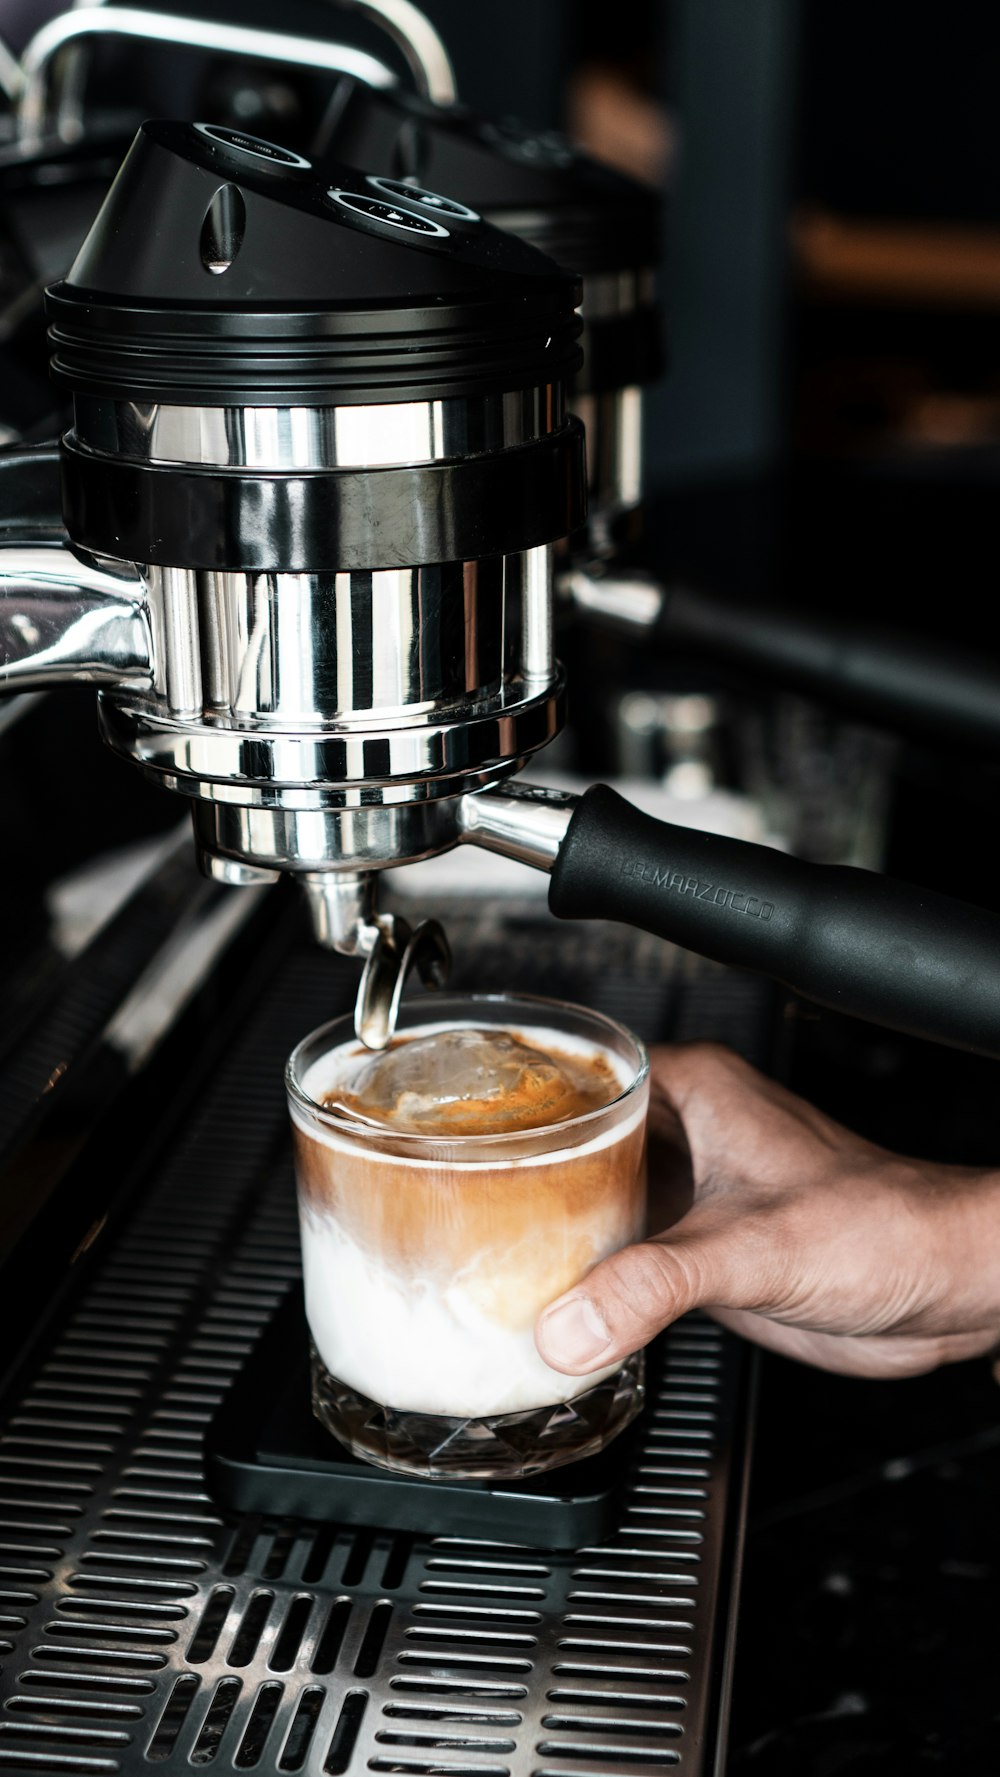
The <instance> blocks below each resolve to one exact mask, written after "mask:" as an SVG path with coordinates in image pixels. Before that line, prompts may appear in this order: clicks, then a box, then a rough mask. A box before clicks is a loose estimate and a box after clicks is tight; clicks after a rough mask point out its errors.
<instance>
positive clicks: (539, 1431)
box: [312, 1346, 645, 1481]
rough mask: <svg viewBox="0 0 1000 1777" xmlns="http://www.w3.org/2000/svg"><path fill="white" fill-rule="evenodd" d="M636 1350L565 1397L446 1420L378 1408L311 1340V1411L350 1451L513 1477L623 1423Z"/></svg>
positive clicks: (634, 1397)
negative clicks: (334, 1372) (342, 1378)
mask: <svg viewBox="0 0 1000 1777" xmlns="http://www.w3.org/2000/svg"><path fill="white" fill-rule="evenodd" d="M644 1395H645V1389H644V1387H643V1354H642V1352H641V1351H638V1352H636V1353H634V1355H633V1356H632V1357H630V1358H627V1359H626V1361H625V1362H624V1363H623V1365H622V1367H621V1369H620V1370H616V1371H615V1374H614V1375H613V1376H609V1377H608V1378H607V1379H606V1380H605V1381H604V1382H597V1383H595V1384H594V1387H593V1388H588V1389H586V1390H585V1392H584V1393H583V1394H578V1395H575V1396H574V1398H573V1400H571V1401H557V1402H556V1403H555V1405H554V1406H551V1407H534V1408H531V1409H530V1410H529V1411H528V1412H524V1413H498V1414H495V1415H493V1416H491V1417H489V1418H483V1419H453V1418H451V1417H449V1416H448V1415H447V1414H444V1413H408V1412H400V1411H397V1410H396V1409H395V1408H394V1407H382V1406H379V1405H378V1404H377V1402H375V1401H370V1400H368V1399H367V1397H366V1396H365V1395H362V1394H358V1393H357V1392H356V1390H355V1389H353V1388H348V1387H347V1385H346V1383H343V1382H338V1380H337V1378H336V1377H335V1376H331V1375H330V1372H329V1370H328V1369H327V1368H326V1366H325V1364H324V1363H323V1361H322V1359H321V1358H320V1356H319V1353H318V1352H317V1350H316V1348H315V1346H314V1347H313V1353H312V1400H313V1412H314V1413H315V1415H316V1417H317V1419H318V1420H320V1422H321V1423H322V1424H323V1425H325V1426H326V1428H327V1430H328V1431H332V1432H333V1435H334V1437H335V1438H338V1439H339V1440H340V1442H341V1443H342V1444H346V1446H347V1448H348V1450H350V1451H352V1452H353V1454H354V1455H355V1456H360V1457H362V1458H363V1459H364V1461H365V1462H373V1463H375V1464H376V1465H377V1466H378V1467H379V1468H387V1469H395V1470H397V1471H398V1472H400V1473H403V1474H407V1475H420V1476H422V1477H423V1478H424V1479H427V1478H428V1477H430V1478H438V1479H445V1478H447V1479H449V1480H454V1481H461V1480H465V1481H473V1480H517V1479H519V1478H520V1477H523V1476H525V1475H537V1474H540V1473H541V1472H542V1471H543V1470H544V1469H550V1468H558V1467H559V1466H560V1464H562V1463H564V1462H577V1461H579V1459H580V1458H581V1457H583V1456H594V1455H596V1454H597V1452H598V1450H603V1449H604V1446H605V1445H606V1444H609V1443H610V1442H611V1440H612V1438H616V1437H617V1436H618V1433H619V1432H621V1431H624V1429H625V1427H626V1426H627V1425H630V1424H631V1422H632V1420H633V1419H634V1418H635V1416H636V1414H637V1413H638V1411H639V1409H640V1407H641V1406H642V1403H643V1399H644Z"/></svg>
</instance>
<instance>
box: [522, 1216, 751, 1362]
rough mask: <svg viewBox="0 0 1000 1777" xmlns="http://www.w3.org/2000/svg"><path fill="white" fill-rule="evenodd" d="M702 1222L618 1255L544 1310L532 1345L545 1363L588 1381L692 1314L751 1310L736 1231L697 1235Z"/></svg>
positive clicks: (691, 1221) (688, 1221) (689, 1221)
mask: <svg viewBox="0 0 1000 1777" xmlns="http://www.w3.org/2000/svg"><path fill="white" fill-rule="evenodd" d="M700 1219H701V1218H699V1217H697V1216H696V1215H690V1216H687V1217H685V1220H684V1222H683V1223H679V1224H678V1225H677V1227H676V1228H672V1229H671V1230H670V1233H669V1234H663V1235H659V1236H657V1238H656V1239H654V1240H645V1241H643V1242H642V1244H641V1245H640V1246H627V1247H624V1248H623V1250H622V1251H621V1252H618V1253H613V1254H612V1255H611V1257H610V1258H609V1259H604V1260H603V1261H602V1262H601V1264H599V1265H595V1267H594V1269H593V1271H591V1272H589V1273H588V1275H587V1276H586V1277H585V1278H584V1280H583V1282H582V1283H579V1284H577V1285H576V1287H575V1288H574V1289H572V1290H569V1291H568V1292H567V1293H566V1295H564V1296H560V1297H559V1298H558V1299H557V1300H556V1301H555V1302H552V1303H551V1304H550V1305H549V1307H548V1308H546V1309H544V1310H543V1311H542V1314H541V1315H540V1316H539V1320H538V1324H537V1326H536V1328H535V1343H536V1345H537V1347H538V1350H539V1352H540V1353H541V1355H542V1357H543V1358H544V1359H545V1361H546V1363H547V1364H551V1366H552V1368H553V1369H554V1370H562V1371H564V1372H565V1373H566V1374H567V1375H570V1376H585V1375H586V1374H587V1372H588V1371H589V1370H600V1369H604V1368H605V1367H606V1365H608V1364H613V1363H616V1362H618V1361H619V1360H621V1359H624V1358H626V1357H628V1356H630V1354H631V1353H632V1352H633V1351H638V1350H639V1348H640V1347H641V1346H643V1345H646V1344H648V1343H649V1340H650V1339H652V1338H653V1337H654V1335H655V1334H656V1333H659V1332H660V1331H661V1330H662V1329H663V1328H664V1327H665V1326H669V1324H670V1322H671V1321H673V1320H677V1319H678V1318H679V1316H680V1315H682V1314H686V1313H687V1312H688V1310H689V1309H691V1308H699V1307H703V1306H705V1305H707V1304H711V1305H712V1306H713V1307H714V1306H722V1305H725V1306H726V1307H729V1308H746V1307H752V1306H754V1303H753V1302H751V1301H748V1300H747V1295H748V1293H749V1292H750V1277H749V1276H748V1267H747V1265H746V1262H745V1258H744V1259H743V1260H742V1262H741V1254H740V1239H739V1234H738V1229H737V1227H736V1225H735V1223H733V1224H730V1226H729V1227H728V1228H725V1227H722V1228H719V1227H716V1228H712V1229H704V1231H702V1232H699V1231H698V1222H699V1220H700ZM754 1281H755V1282H756V1284H757V1287H758V1289H759V1287H760V1281H761V1280H760V1278H759V1276H758V1277H756V1278H755V1279H754ZM752 1293H754V1294H756V1292H755V1291H754V1292H752Z"/></svg>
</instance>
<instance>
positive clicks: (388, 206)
mask: <svg viewBox="0 0 1000 1777" xmlns="http://www.w3.org/2000/svg"><path fill="white" fill-rule="evenodd" d="M244 140H247V139H246V138H244ZM227 188H231V191H232V193H233V194H234V195H233V196H232V197H231V199H230V203H231V206H232V207H233V208H236V209H238V210H239V212H240V226H239V228H234V227H232V226H231V227H230V230H229V234H230V241H229V250H231V254H232V256H231V258H230V259H229V262H228V263H223V264H222V268H221V269H220V262H219V260H218V257H217V256H216V257H214V258H213V252H214V251H215V245H214V239H213V236H214V232H215V231H213V228H212V218H211V214H210V213H211V212H212V207H213V204H216V208H217V209H218V199H219V194H220V192H223V191H224V190H226V189H227ZM331 192H334V193H339V194H340V195H339V196H336V197H331V196H330V195H329V194H330V193H331ZM345 197H347V198H350V199H351V200H352V202H351V204H346V203H345V202H344V201H342V200H343V199H344V198H345ZM237 200H238V202H237ZM352 206H353V207H352ZM365 206H368V207H367V209H366V208H365ZM383 212H387V213H388V215H392V214H395V215H396V216H397V217H398V218H399V220H398V221H396V222H393V221H391V220H389V219H388V215H387V214H384V213H383ZM434 229H435V230H436V232H434V231H431V229H430V223H429V219H428V218H426V217H424V216H420V215H418V214H417V213H416V212H415V211H411V210H409V209H407V208H405V207H404V206H402V205H394V204H393V203H392V202H391V201H388V200H386V199H384V197H383V196H382V194H380V193H379V192H378V190H377V188H376V187H373V186H372V185H371V184H370V183H369V177H368V175H366V174H365V173H362V172H359V171H357V169H355V168H352V167H348V166H344V165H341V164H336V165H334V164H332V163H331V164H327V165H325V166H324V168H323V169H322V173H320V172H319V170H318V169H316V168H313V167H311V166H308V165H307V166H302V165H298V164H289V163H288V162H281V161H268V160H265V159H263V158H262V157H261V156H260V155H259V154H257V153H255V152H248V151H247V150H245V149H243V150H241V149H238V148H235V147H232V146H230V145H227V144H226V142H224V141H222V140H220V139H219V138H218V137H216V136H211V135H208V134H206V133H204V132H203V131H200V130H199V127H198V126H197V125H191V124H177V123H146V124H144V125H143V127H142V129H141V130H140V131H139V134H138V135H137V137H136V139H135V141H134V143H133V144H132V147H131V148H130V150H129V152H128V154H127V156H126V158H125V161H124V163H123V165H122V168H121V170H120V172H119V174H118V177H117V178H116V180H115V182H114V185H113V186H112V188H111V191H110V192H109V194H108V197H107V199H106V201H105V203H104V205H103V207H102V209H101V212H100V214H99V216H98V218H97V220H96V222H95V224H94V227H93V228H92V230H91V232H90V234H89V235H88V237H87V240H86V241H85V243H84V245H83V247H82V248H81V250H80V253H79V254H78V256H77V259H76V261H75V263H74V265H73V267H72V269H71V270H70V273H69V276H68V277H67V278H65V279H64V280H63V281H62V282H61V283H59V284H56V285H55V286H54V287H53V288H52V289H51V290H50V291H49V293H48V298H47V308H48V314H49V319H50V322H51V339H52V344H53V347H54V356H53V365H52V371H53V376H54V377H55V380H56V381H57V382H58V383H60V384H62V385H63V386H64V387H67V388H69V389H70V390H72V391H73V392H87V393H90V394H103V395H109V396H112V397H120V398H122V399H126V400H135V399H142V400H147V401H160V402H172V403H176V404H182V405H183V404H187V405H201V404H203V403H210V404H213V405H217V406H218V405H231V406H242V405H251V404H299V403H306V402H316V401H319V400H322V401H327V402H331V403H333V402H336V403H338V404H343V403H348V402H373V401H380V402H393V401H412V400H422V399H437V398H443V397H446V396H453V395H455V396H457V395H474V394H475V393H477V392H479V391H481V390H483V389H495V390H508V389H517V388H523V387H527V386H529V385H533V384H538V383H540V382H545V381H547V380H552V381H559V380H563V379H565V377H566V376H567V375H568V374H570V373H571V372H572V371H573V370H575V369H576V367H577V365H578V363H579V361H580V352H579V347H578V345H577V337H578V334H579V331H580V324H579V320H578V318H577V316H576V314H575V312H574V311H575V307H576V304H577V302H578V301H579V287H578V285H577V283H576V282H575V280H574V279H573V278H571V277H570V276H568V275H567V274H566V273H565V272H562V271H560V270H559V269H558V268H557V267H556V266H555V265H553V264H552V263H551V262H550V261H549V260H547V259H546V258H545V257H544V256H543V255H542V254H540V253H538V252H536V251H534V250H533V249H532V248H530V247H528V246H526V245H525V243H524V242H522V241H518V240H516V239H514V238H513V237H511V236H509V235H505V234H503V233H501V232H500V230H498V229H495V228H493V227H491V226H490V225H489V224H488V223H485V222H477V223H476V224H474V225H470V224H468V223H465V224H463V225H462V226H461V227H457V226H456V227H448V226H446V225H445V224H443V223H435V224H434ZM206 231H207V232H206Z"/></svg>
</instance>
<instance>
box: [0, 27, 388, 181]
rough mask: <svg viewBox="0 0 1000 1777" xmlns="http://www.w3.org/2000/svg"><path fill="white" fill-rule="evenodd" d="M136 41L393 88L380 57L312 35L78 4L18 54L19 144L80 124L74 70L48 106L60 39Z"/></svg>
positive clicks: (66, 136)
mask: <svg viewBox="0 0 1000 1777" xmlns="http://www.w3.org/2000/svg"><path fill="white" fill-rule="evenodd" d="M96 36H108V37H127V38H138V39H140V40H145V41H150V42H154V43H173V44H176V45H178V46H179V47H181V48H187V49H200V50H211V51H213V52H214V53H215V54H217V55H231V56H241V57H245V58H246V59H247V60H248V61H258V62H279V63H284V64H285V65H286V66H291V67H299V68H317V69H320V70H322V71H324V72H327V73H331V74H350V75H352V76H353V77H354V79H356V80H362V81H364V82H365V83H366V84H367V85H368V86H375V87H390V86H395V84H396V76H395V75H394V74H393V72H392V70H391V69H390V68H387V67H386V66H385V64H384V62H380V61H377V60H376V58H375V57H374V56H370V55H366V54H365V53H364V51H363V50H360V49H348V48H346V47H345V46H344V45H343V44H341V43H326V42H324V41H323V40H322V39H320V38H313V37H291V36H287V35H285V33H283V32H280V31H259V30H257V29H256V28H254V27H253V26H249V25H226V24H220V23H218V22H217V21H215V20H211V19H196V18H176V17H174V16H172V15H171V14H169V13H158V12H140V11H139V10H138V9H133V8H131V7H126V6H93V5H90V6H86V7H82V8H81V9H80V10H78V11H74V12H66V13H61V14H60V15H59V17H58V18H54V19H52V20H50V22H49V23H48V24H47V25H43V26H42V29H41V30H40V31H39V32H37V33H36V35H35V36H34V37H33V38H32V39H31V42H30V43H29V44H28V46H27V48H26V50H25V52H24V55H23V57H22V58H21V70H22V76H23V87H22V91H21V96H20V100H19V103H18V134H19V139H20V141H21V144H22V146H24V147H36V146H37V145H38V144H39V143H41V142H43V141H44V140H45V138H46V136H47V134H48V133H50V131H54V132H55V133H56V134H57V135H58V136H60V137H61V138H62V140H63V141H74V140H76V139H77V138H78V137H79V135H80V133H81V129H82V124H81V120H80V107H79V98H80V93H79V70H78V69H74V71H73V72H72V73H71V75H70V76H69V77H68V78H67V80H66V81H65V83H64V90H63V95H62V98H61V99H60V101H59V103H58V105H57V106H55V108H54V115H51V113H52V112H53V107H52V105H51V97H52V92H51V88H52V78H51V77H52V71H53V64H54V62H55V60H56V58H57V57H58V56H59V53H60V51H61V50H63V49H64V48H65V46H66V45H67V44H74V43H80V42H82V41H83V40H84V39H86V38H88V37H96Z"/></svg>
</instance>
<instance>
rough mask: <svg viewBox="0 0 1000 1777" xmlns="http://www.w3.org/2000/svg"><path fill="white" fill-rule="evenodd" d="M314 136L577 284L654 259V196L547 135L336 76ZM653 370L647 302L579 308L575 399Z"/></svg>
mask: <svg viewBox="0 0 1000 1777" xmlns="http://www.w3.org/2000/svg"><path fill="white" fill-rule="evenodd" d="M325 139H326V152H327V153H329V154H330V155H338V156H340V157H341V158H343V159H344V160H348V161H352V162H353V163H355V164H356V165H359V166H368V167H373V168H375V169H376V170H377V171H378V172H379V173H381V174H383V175H385V176H386V177H388V178H392V179H394V180H398V181H400V182H404V181H406V180H409V181H411V182H414V183H415V184H416V186H417V187H418V188H424V189H428V188H429V190H430V191H431V192H439V191H443V192H447V193H448V195H449V197H452V198H458V199H460V200H461V202H462V203H464V204H467V205H468V206H469V207H470V208H471V209H473V210H474V211H478V212H480V213H481V214H482V215H484V216H486V217H488V219H489V220H490V221H491V222H494V223H496V224H497V225H498V226H499V227H501V228H505V229H508V230H509V231H510V232H511V233H512V234H516V235H518V236H519V237H520V239H521V240H523V241H530V242H531V244H532V245H533V246H535V247H538V248H540V249H541V251H542V252H543V253H547V254H548V255H549V256H550V257H551V258H552V259H554V260H555V261H556V262H557V264H559V265H561V266H563V267H564V268H565V269H566V270H568V271H574V272H579V273H581V274H582V275H583V276H584V277H585V278H586V277H589V276H591V275H593V274H596V273H602V272H606V273H614V272H629V271H636V270H643V269H645V268H654V267H656V266H657V265H658V263H659V259H660V234H661V228H662V219H663V199H662V197H661V195H660V193H659V192H657V191H655V190H653V188H652V187H651V186H647V185H642V184H640V183H639V181H638V180H636V179H630V178H628V177H627V176H626V175H625V174H623V173H619V172H617V171H616V170H615V169H613V168H611V167H607V166H603V165H602V164H601V163H600V162H599V161H596V160H593V159H592V158H591V157H590V156H589V155H586V154H583V153H581V152H580V151H579V150H578V149H575V148H574V147H572V145H571V144H570V143H569V142H567V141H566V139H565V138H564V137H562V136H560V135H557V134H554V133H552V132H548V131H545V132H541V133H539V132H533V131H530V130H527V129H525V128H523V127H522V126H521V125H520V124H518V123H516V122H515V121H512V120H510V119H504V121H503V122H493V121H490V120H489V119H487V118H482V117H477V116H476V115H475V113H474V112H472V111H470V110H469V109H468V107H467V106H464V105H429V104H427V102H426V101H425V100H423V99H420V98H417V97H415V96H413V95H410V94H406V93H401V92H375V91H374V90H373V89H372V88H370V87H366V86H363V85H362V84H361V83H360V82H356V81H352V82H348V81H344V82H342V83H341V86H340V88H339V89H338V92H337V96H336V99H335V101H334V104H333V105H332V106H331V113H330V117H329V121H328V127H327V133H326V138H325ZM663 367H664V353H663V316H662V314H661V311H660V308H659V306H658V305H657V304H656V302H655V301H653V300H646V301H643V302H642V303H640V304H639V305H638V306H637V307H636V308H634V309H633V310H631V311H630V312H629V313H627V314H622V315H605V316H602V315H600V314H593V313H586V360H585V363H584V366H583V368H582V370H581V371H580V372H579V373H578V374H577V377H576V379H575V388H576V390H577V392H578V393H581V394H584V393H586V394H589V393H593V394H600V393H603V392H605V391H609V390H614V389H620V388H625V387H628V386H630V385H635V384H638V385H642V384H645V383H649V382H652V381H654V380H655V379H656V378H657V377H658V376H660V375H661V374H662V371H663Z"/></svg>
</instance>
